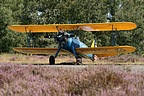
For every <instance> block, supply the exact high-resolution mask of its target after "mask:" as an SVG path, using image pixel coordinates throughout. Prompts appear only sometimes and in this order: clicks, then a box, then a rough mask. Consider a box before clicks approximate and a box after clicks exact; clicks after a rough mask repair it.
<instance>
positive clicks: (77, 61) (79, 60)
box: [76, 56, 82, 65]
mask: <svg viewBox="0 0 144 96" xmlns="http://www.w3.org/2000/svg"><path fill="white" fill-rule="evenodd" d="M76 64H77V65H81V64H82V57H80V56H78V57H77V58H76Z"/></svg>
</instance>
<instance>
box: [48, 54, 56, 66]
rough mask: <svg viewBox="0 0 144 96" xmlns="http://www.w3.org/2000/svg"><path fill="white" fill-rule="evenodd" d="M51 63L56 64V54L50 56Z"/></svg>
mask: <svg viewBox="0 0 144 96" xmlns="http://www.w3.org/2000/svg"><path fill="white" fill-rule="evenodd" d="M49 64H50V65H54V64H55V57H54V56H50V58H49Z"/></svg>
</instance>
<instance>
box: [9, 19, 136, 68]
mask: <svg viewBox="0 0 144 96" xmlns="http://www.w3.org/2000/svg"><path fill="white" fill-rule="evenodd" d="M8 28H9V29H11V30H13V31H16V32H26V33H31V34H32V33H40V32H56V35H54V36H48V37H49V38H54V39H55V41H56V42H58V48H33V47H30V46H29V47H22V48H13V50H15V51H17V52H21V53H26V54H51V56H50V58H49V63H50V65H54V64H55V58H56V57H57V56H58V54H73V55H74V56H75V58H76V63H77V64H82V57H84V58H89V59H91V60H92V61H94V60H95V56H97V57H107V56H115V55H118V54H122V53H130V52H134V51H135V49H136V48H135V47H133V46H105V47H94V43H93V44H92V46H91V47H88V46H86V45H85V44H84V43H83V42H81V41H80V40H79V38H78V37H77V36H75V35H74V34H75V32H78V30H83V31H87V32H91V31H92V32H97V31H101V32H104V31H119V30H132V29H135V28H136V24H135V23H133V22H110V23H84V24H49V25H12V26H8ZM67 31H74V32H73V33H68V32H67Z"/></svg>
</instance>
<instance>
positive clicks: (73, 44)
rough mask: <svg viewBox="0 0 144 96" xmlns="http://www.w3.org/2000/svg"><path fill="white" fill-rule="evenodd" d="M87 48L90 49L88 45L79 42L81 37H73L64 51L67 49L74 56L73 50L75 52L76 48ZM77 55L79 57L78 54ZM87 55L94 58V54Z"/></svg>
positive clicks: (69, 39) (64, 47)
mask: <svg viewBox="0 0 144 96" xmlns="http://www.w3.org/2000/svg"><path fill="white" fill-rule="evenodd" d="M87 47H88V46H87V45H85V44H84V43H83V42H81V41H80V40H79V37H72V38H68V41H67V43H66V44H65V45H64V46H63V47H62V49H65V50H67V51H69V52H71V53H72V54H74V52H73V48H74V50H75V49H76V48H87ZM76 54H77V55H79V54H78V53H76ZM74 55H75V54H74ZM85 55H87V56H88V57H89V58H93V57H92V56H93V55H92V54H85Z"/></svg>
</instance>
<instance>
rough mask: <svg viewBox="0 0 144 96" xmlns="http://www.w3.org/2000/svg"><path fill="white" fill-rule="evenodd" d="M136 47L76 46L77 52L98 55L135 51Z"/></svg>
mask: <svg viewBox="0 0 144 96" xmlns="http://www.w3.org/2000/svg"><path fill="white" fill-rule="evenodd" d="M135 49H136V48H135V47H132V46H107V47H90V48H76V52H77V53H79V54H96V55H97V57H107V56H114V55H118V54H124V53H130V52H134V51H135Z"/></svg>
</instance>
